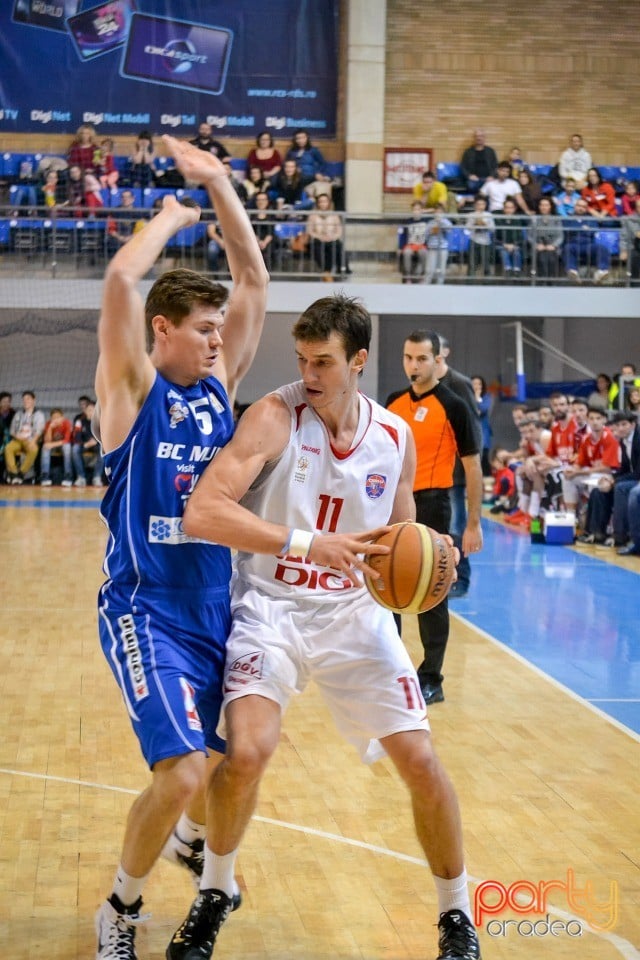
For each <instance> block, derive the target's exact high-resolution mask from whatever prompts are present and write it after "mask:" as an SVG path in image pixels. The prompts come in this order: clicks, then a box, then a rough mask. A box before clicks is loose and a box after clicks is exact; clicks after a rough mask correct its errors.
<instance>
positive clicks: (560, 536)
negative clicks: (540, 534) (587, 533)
mask: <svg viewBox="0 0 640 960" xmlns="http://www.w3.org/2000/svg"><path fill="white" fill-rule="evenodd" d="M575 535H576V515H575V513H568V512H567V513H560V512H557V513H553V512H551V511H549V512H547V513H545V515H544V542H545V543H560V544H563V543H573V541H574V540H575Z"/></svg>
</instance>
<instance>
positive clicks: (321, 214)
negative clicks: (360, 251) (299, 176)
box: [307, 194, 346, 280]
mask: <svg viewBox="0 0 640 960" xmlns="http://www.w3.org/2000/svg"><path fill="white" fill-rule="evenodd" d="M342 234H343V228H342V217H340V215H339V214H337V213H336V212H335V211H334V210H333V208H332V206H331V200H330V199H329V197H328V196H327V195H326V194H321V195H320V196H319V197H318V200H317V203H316V209H315V210H314V211H313V212H312V213H310V214H309V217H308V218H307V235H308V237H309V252H310V254H311V256H312V257H313V259H314V260H315V262H316V264H317V265H318V267H319V268H320V270H322V272H323V274H324V279H325V280H332V279H333V276H334V275H335V274H340V273H342V272H344V271H345V269H346V267H345V261H344V253H343V248H342Z"/></svg>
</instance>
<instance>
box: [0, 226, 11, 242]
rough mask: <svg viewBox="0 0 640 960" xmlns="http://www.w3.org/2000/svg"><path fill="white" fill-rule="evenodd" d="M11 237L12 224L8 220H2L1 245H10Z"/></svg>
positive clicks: (0, 230)
mask: <svg viewBox="0 0 640 960" xmlns="http://www.w3.org/2000/svg"><path fill="white" fill-rule="evenodd" d="M10 239H11V224H10V223H9V221H8V220H0V247H7V246H9V240H10Z"/></svg>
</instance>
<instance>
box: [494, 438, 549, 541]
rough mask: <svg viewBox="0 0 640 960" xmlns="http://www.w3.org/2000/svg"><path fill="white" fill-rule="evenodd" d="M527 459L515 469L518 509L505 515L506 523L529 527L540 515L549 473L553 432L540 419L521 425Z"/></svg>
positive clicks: (527, 528)
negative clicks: (547, 466)
mask: <svg viewBox="0 0 640 960" xmlns="http://www.w3.org/2000/svg"><path fill="white" fill-rule="evenodd" d="M522 436H523V444H524V449H523V452H524V460H523V462H522V463H521V464H520V466H519V467H517V468H516V489H517V491H518V508H517V510H516V512H515V513H512V514H509V516H508V517H506V518H505V521H506V523H508V524H510V525H512V526H515V527H523V528H524V529H526V530H529V528H530V526H531V520H532V519H533V518H534V517H538V516H540V506H541V501H542V494H543V492H544V485H545V476H546V472H547V471H546V453H547V450H548V448H549V444H550V443H551V431H550V430H547V429H546V427H545V426H544V425H543V423H542V421H541V420H529V419H527V420H525V421H524V423H523V425H522Z"/></svg>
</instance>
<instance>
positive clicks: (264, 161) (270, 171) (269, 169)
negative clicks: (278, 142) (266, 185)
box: [247, 130, 282, 180]
mask: <svg viewBox="0 0 640 960" xmlns="http://www.w3.org/2000/svg"><path fill="white" fill-rule="evenodd" d="M247 165H248V166H249V167H260V169H261V171H262V175H263V177H264V178H265V179H266V180H271V179H272V178H273V177H275V176H276V174H278V173H280V170H281V169H282V157H281V156H280V153H279V151H278V150H276V148H275V145H274V142H273V137H272V136H271V134H270V133H269V131H268V130H263V131H262V133H259V134H258V136H257V137H256V145H255V147H254V148H253V150H250V151H249V155H248V157H247Z"/></svg>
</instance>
